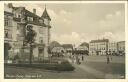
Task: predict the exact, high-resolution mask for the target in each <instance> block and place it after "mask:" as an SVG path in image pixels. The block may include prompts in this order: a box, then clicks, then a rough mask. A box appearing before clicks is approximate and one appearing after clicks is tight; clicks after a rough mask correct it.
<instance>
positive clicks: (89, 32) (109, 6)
mask: <svg viewBox="0 0 128 82" xmlns="http://www.w3.org/2000/svg"><path fill="white" fill-rule="evenodd" d="M13 5H14V6H24V7H26V9H28V10H29V11H33V9H34V8H35V9H36V13H37V15H39V16H41V15H42V13H43V11H44V8H45V5H46V8H47V11H48V13H49V15H50V17H51V26H52V28H51V41H58V42H59V43H61V44H64V43H67V44H70V43H71V44H81V43H82V42H89V41H91V40H96V39H103V38H106V39H109V40H110V41H116V42H117V41H122V40H125V6H124V4H123V3H47V4H43V3H40V4H39V3H33V4H25V3H23V4H21V3H20V4H18V3H15V4H13Z"/></svg>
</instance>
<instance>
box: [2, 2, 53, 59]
mask: <svg viewBox="0 0 128 82" xmlns="http://www.w3.org/2000/svg"><path fill="white" fill-rule="evenodd" d="M4 12H5V13H4V15H5V16H4V19H5V21H4V22H5V24H4V27H5V28H4V29H5V33H4V36H5V40H4V44H5V45H4V48H5V51H4V52H5V54H4V55H7V56H5V57H11V56H12V55H13V56H15V55H19V57H20V58H21V59H24V60H28V58H27V57H26V55H29V45H26V43H25V37H26V33H27V27H28V26H31V27H32V28H33V30H34V31H35V32H36V37H35V43H34V45H35V47H34V48H33V59H44V58H48V57H49V55H48V46H49V42H50V28H51V26H50V21H51V18H50V16H49V15H48V13H47V9H46V8H45V10H44V12H43V14H42V16H41V17H40V16H38V15H37V14H36V9H33V12H30V11H29V10H27V9H25V7H13V5H12V4H10V3H9V4H6V5H5V11H4ZM9 46H10V49H9ZM10 52H11V53H10ZM28 57H29V56H28ZM25 58H26V59H25Z"/></svg>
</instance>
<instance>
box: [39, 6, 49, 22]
mask: <svg viewBox="0 0 128 82" xmlns="http://www.w3.org/2000/svg"><path fill="white" fill-rule="evenodd" d="M41 18H46V19H48V20H50V21H51V18H50V16H49V15H48V12H47V10H46V8H45V10H44V12H43V14H42V16H41Z"/></svg>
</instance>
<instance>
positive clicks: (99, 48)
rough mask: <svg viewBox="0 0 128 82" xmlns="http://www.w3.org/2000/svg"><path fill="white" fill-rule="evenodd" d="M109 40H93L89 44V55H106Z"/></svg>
mask: <svg viewBox="0 0 128 82" xmlns="http://www.w3.org/2000/svg"><path fill="white" fill-rule="evenodd" d="M108 42H109V40H108V39H100V40H91V41H90V42H89V55H106V51H107V50H108Z"/></svg>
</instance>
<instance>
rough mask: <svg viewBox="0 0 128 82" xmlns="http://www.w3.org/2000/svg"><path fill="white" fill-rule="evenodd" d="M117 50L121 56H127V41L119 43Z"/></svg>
mask: <svg viewBox="0 0 128 82" xmlns="http://www.w3.org/2000/svg"><path fill="white" fill-rule="evenodd" d="M117 50H118V53H119V55H125V41H120V42H117Z"/></svg>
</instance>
